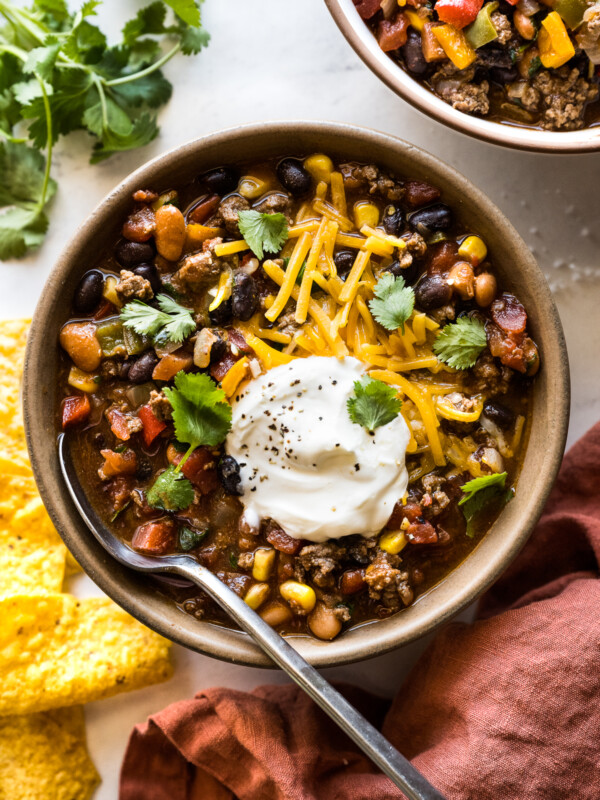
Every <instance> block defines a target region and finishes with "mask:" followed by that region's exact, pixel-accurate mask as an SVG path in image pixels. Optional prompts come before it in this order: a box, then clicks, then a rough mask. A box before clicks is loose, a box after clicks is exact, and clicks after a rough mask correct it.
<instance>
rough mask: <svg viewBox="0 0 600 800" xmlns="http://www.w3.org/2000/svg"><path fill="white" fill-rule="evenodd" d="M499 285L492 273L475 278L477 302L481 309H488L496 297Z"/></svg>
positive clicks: (485, 273)
mask: <svg viewBox="0 0 600 800" xmlns="http://www.w3.org/2000/svg"><path fill="white" fill-rule="evenodd" d="M497 288H498V284H497V283H496V278H495V277H494V276H493V275H492V273H491V272H482V273H481V275H478V276H477V277H476V278H475V300H476V301H477V305H478V306H481V308H487V307H488V306H489V305H491V303H492V302H493V300H494V297H496V290H497Z"/></svg>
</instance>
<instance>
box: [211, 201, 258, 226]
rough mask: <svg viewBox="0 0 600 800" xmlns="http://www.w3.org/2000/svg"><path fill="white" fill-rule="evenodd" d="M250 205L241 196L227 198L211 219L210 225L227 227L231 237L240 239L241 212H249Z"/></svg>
mask: <svg viewBox="0 0 600 800" xmlns="http://www.w3.org/2000/svg"><path fill="white" fill-rule="evenodd" d="M249 209H250V203H249V202H248V201H247V200H246V198H245V197H242V196H241V195H239V194H232V195H229V197H226V198H225V199H224V200H223V201H222V202H221V205H220V206H219V210H218V211H217V213H216V214H215V216H214V217H212V218H211V220H210V224H211V225H216V226H217V227H222V226H223V227H225V230H226V231H227V233H229V234H230V235H231V236H235V237H238V236H239V235H240V229H239V226H238V221H239V213H240V211H248V210H249Z"/></svg>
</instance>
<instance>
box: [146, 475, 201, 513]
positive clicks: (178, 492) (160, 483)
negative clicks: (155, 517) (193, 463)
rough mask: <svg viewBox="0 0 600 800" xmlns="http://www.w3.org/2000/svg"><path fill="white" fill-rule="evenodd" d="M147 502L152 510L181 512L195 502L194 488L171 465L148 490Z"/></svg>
mask: <svg viewBox="0 0 600 800" xmlns="http://www.w3.org/2000/svg"><path fill="white" fill-rule="evenodd" d="M146 500H147V501H148V505H151V506H152V508H162V509H164V510H165V511H179V510H181V509H182V508H187V507H188V506H189V505H191V504H192V503H193V502H194V487H193V486H192V484H191V483H190V482H189V481H188V479H187V478H184V476H183V475H182V474H181V473H180V472H177V470H176V468H175V467H174V466H173V464H171V466H170V467H167V469H166V470H165V471H164V472H161V474H160V475H159V476H158V478H157V479H156V480H155V481H154V483H153V484H152V486H151V487H150V489H148V491H147V492H146Z"/></svg>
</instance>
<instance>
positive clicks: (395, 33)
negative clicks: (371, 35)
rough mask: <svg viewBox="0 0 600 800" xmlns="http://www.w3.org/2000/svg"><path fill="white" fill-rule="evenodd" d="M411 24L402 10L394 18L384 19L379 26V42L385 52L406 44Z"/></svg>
mask: <svg viewBox="0 0 600 800" xmlns="http://www.w3.org/2000/svg"><path fill="white" fill-rule="evenodd" d="M409 25H410V21H409V19H408V17H406V16H405V15H404V14H402V12H399V13H398V14H396V18H395V19H393V20H390V19H382V20H381V22H380V23H379V25H378V26H377V43H378V44H379V47H381V49H382V50H383V52H384V53H389V52H390V50H397V49H398V48H399V47H402V46H403V45H405V44H406V39H407V30H408V26H409Z"/></svg>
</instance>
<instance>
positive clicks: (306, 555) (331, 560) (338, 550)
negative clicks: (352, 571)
mask: <svg viewBox="0 0 600 800" xmlns="http://www.w3.org/2000/svg"><path fill="white" fill-rule="evenodd" d="M345 555H346V548H345V547H344V546H343V545H339V544H336V543H334V542H325V543H324V544H309V545H307V546H306V547H303V548H302V550H300V553H299V554H298V558H297V562H296V563H297V565H299V567H300V569H299V572H301V573H304V572H308V573H309V574H310V577H311V579H312V581H313V582H314V583H315V584H316V585H317V586H319V587H320V588H326V587H331V586H333V585H334V576H333V572H334V571H335V570H336V569H337V568H338V567H339V565H340V561H341V560H342V558H343V557H344V556H345ZM299 577H300V579H302V577H303V575H300V576H299Z"/></svg>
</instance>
